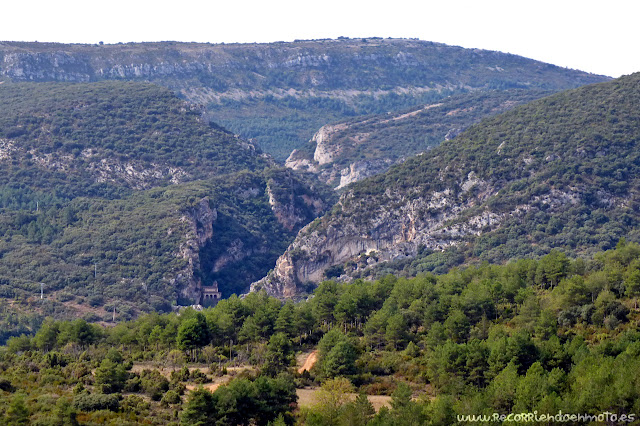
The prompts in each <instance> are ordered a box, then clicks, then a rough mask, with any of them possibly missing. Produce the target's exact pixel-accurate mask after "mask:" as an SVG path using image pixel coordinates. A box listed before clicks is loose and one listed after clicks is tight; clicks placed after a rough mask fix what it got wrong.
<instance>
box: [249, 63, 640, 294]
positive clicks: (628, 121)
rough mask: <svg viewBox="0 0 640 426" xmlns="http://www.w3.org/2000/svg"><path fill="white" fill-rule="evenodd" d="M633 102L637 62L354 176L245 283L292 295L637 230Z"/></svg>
mask: <svg viewBox="0 0 640 426" xmlns="http://www.w3.org/2000/svg"><path fill="white" fill-rule="evenodd" d="M639 104H640V73H639V74H633V75H631V76H627V77H623V78H620V79H617V80H614V81H611V82H607V83H601V84H595V85H589V86H586V87H582V88H579V89H575V90H569V91H566V92H562V93H559V94H556V95H552V96H549V97H547V98H544V99H541V100H537V101H533V102H531V103H529V104H526V105H523V106H520V107H517V108H515V109H513V110H511V111H509V112H506V113H504V114H501V115H499V116H497V117H495V118H490V119H488V120H485V121H483V122H482V123H480V124H478V125H475V126H472V127H471V128H470V129H468V130H467V131H466V132H464V133H463V134H461V135H460V136H458V137H457V138H454V139H452V140H449V141H446V142H444V143H443V144H442V145H440V146H439V147H437V148H434V149H432V150H430V151H428V152H427V153H425V154H424V155H422V156H418V157H414V158H411V159H409V160H407V161H406V162H404V163H403V164H400V165H397V166H395V167H393V168H391V169H390V170H389V171H388V172H386V173H384V174H381V175H378V176H375V177H373V178H369V179H365V180H363V181H361V182H358V183H355V184H353V186H350V187H349V189H348V190H347V191H346V192H345V193H344V194H343V195H342V196H341V198H340V201H339V202H338V204H337V205H336V206H335V207H334V208H333V210H332V211H331V212H330V213H329V214H327V215H325V216H324V217H322V218H321V219H316V220H315V221H314V222H312V223H311V224H310V225H308V226H307V227H305V228H303V229H302V230H301V231H300V233H299V234H298V237H297V238H296V240H295V241H294V242H293V243H292V245H291V246H290V247H289V248H288V250H287V252H286V253H285V254H284V255H283V256H281V257H280V259H279V260H278V262H277V264H276V268H275V270H274V271H273V272H272V273H270V274H269V276H268V277H266V278H265V279H263V280H261V281H260V282H258V283H255V284H254V285H253V287H252V288H253V289H254V290H255V289H258V288H266V289H267V290H268V291H270V292H271V293H273V294H277V295H279V296H294V295H296V294H298V293H299V292H300V291H301V290H304V288H305V286H307V285H311V284H313V283H317V282H318V281H320V280H322V279H323V278H327V277H337V276H340V275H346V276H351V277H358V276H371V275H376V274H383V273H386V272H390V271H395V272H400V273H404V274H408V275H414V274H416V273H420V272H423V271H429V270H436V271H443V270H445V269H446V268H447V267H450V266H451V265H455V264H460V263H462V262H471V261H482V260H487V261H491V262H504V261H507V260H509V259H511V258H517V257H527V256H536V255H541V254H544V253H548V252H549V251H550V250H551V249H553V248H556V249H560V250H563V251H565V252H567V253H569V254H578V253H591V252H593V251H596V250H602V249H608V248H611V247H613V246H615V244H616V242H617V241H618V239H619V238H620V237H623V236H624V237H627V238H628V239H632V240H637V239H638V231H639V229H640V228H639V225H640V223H639V218H640V216H639V213H640V203H639V202H640V200H639V199H638V194H640V179H639V177H638V176H640V111H639V110H638V108H637V105H639Z"/></svg>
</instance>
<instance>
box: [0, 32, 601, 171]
mask: <svg viewBox="0 0 640 426" xmlns="http://www.w3.org/2000/svg"><path fill="white" fill-rule="evenodd" d="M0 59H2V60H0V74H2V75H5V76H7V77H9V78H11V79H13V80H15V81H68V82H89V81H98V80H112V79H115V80H137V81H150V82H154V83H157V84H160V85H163V86H165V87H168V88H170V89H171V90H174V91H175V92H176V93H179V94H180V95H181V96H184V97H185V98H186V99H188V100H189V101H191V102H193V103H195V104H201V105H206V106H207V109H208V111H209V113H210V114H211V117H212V118H213V120H214V121H215V122H218V123H221V124H222V125H224V126H226V127H227V128H229V129H231V130H232V131H234V132H236V133H239V134H241V135H242V136H243V137H245V138H250V139H254V140H255V141H256V143H257V144H258V145H259V146H260V147H261V148H262V149H263V150H264V151H265V152H268V153H270V154H272V155H273V156H274V157H275V158H276V159H277V160H281V161H282V160H284V159H285V158H286V157H287V156H288V155H289V153H290V152H291V151H292V150H293V149H294V148H301V147H303V146H304V145H305V144H306V142H307V141H308V140H309V139H310V138H311V136H312V135H313V134H314V132H315V131H316V130H317V129H318V128H320V127H321V126H323V125H325V124H327V123H331V122H336V121H341V120H343V119H345V118H349V117H353V116H355V115H363V114H378V113H385V112H388V111H393V110H401V109H406V108H410V107H413V106H415V105H419V104H427V103H433V102H436V101H437V100H438V99H442V98H445V97H446V96H448V95H452V94H457V93H462V92H467V91H473V90H476V91H477V90H482V91H484V90H507V89H514V88H519V89H543V90H551V91H557V90H563V89H568V88H573V87H578V86H581V85H584V84H588V83H593V82H598V81H603V80H605V79H606V78H605V77H602V76H595V75H590V74H587V73H583V72H579V71H574V70H568V69H563V68H559V67H556V66H553V65H549V64H544V63H541V62H537V61H533V60H530V59H526V58H522V57H519V56H515V55H508V54H504V53H500V52H491V51H484V50H479V49H463V48H460V47H454V46H446V45H443V44H438V43H430V42H426V41H420V40H402V39H382V38H369V39H345V38H343V39H340V40H306V41H296V42H293V43H284V42H282V43H270V44H219V45H212V44H202V43H176V42H161V43H127V44H117V45H82V44H73V45H65V44H58V43H22V42H3V43H1V44H0Z"/></svg>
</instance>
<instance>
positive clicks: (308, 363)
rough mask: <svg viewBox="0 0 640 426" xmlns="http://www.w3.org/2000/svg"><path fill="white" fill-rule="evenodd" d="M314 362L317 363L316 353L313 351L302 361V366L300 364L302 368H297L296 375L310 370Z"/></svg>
mask: <svg viewBox="0 0 640 426" xmlns="http://www.w3.org/2000/svg"><path fill="white" fill-rule="evenodd" d="M316 361H318V351H317V350H316V351H313V352H311V353H310V354H309V355H307V358H306V359H305V360H304V364H302V367H300V368H298V374H302V372H303V371H305V370H307V371H309V370H311V367H313V365H314V364H315V363H316Z"/></svg>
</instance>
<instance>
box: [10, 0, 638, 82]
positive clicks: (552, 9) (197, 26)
mask: <svg viewBox="0 0 640 426" xmlns="http://www.w3.org/2000/svg"><path fill="white" fill-rule="evenodd" d="M3 3H5V4H3V5H2V6H1V7H0V18H1V19H0V40H5V41H7V40H11V41H36V40H37V41H50V42H61V43H97V42H99V41H103V42H104V43H117V42H131V41H135V42H141V41H168V40H173V41H187V42H190V41H197V42H211V43H220V42H225V43H233V42H271V41H293V40H294V39H313V38H337V37H339V36H346V37H374V36H377V37H384V38H386V37H406V38H409V37H414V38H419V39H422V40H428V41H435V42H440V43H445V44H449V45H456V46H462V47H468V48H482V49H489V50H498V51H502V52H509V53H514V54H517V55H521V56H525V57H527V58H532V59H537V60H540V61H544V62H549V63H552V64H555V65H560V66H563V67H568V68H574V69H580V70H583V71H588V72H592V73H596V74H604V75H609V76H612V77H618V76H620V75H624V74H630V73H633V72H636V71H640V54H639V52H638V47H639V46H640V0H604V1H594V0H581V1H579V0H535V1H531V0H441V1H431V0H422V1H420V0H414V1H406V0H387V1H378V0H370V1H361V0H354V1H349V0H316V1H303V0H302V1H301V0H296V1H294V0H263V1H253V0H252V1H246V0H244V1H243V0H235V1H234V0H224V1H219V0H209V1H195V0H182V1H173V2H170V3H167V2H163V1H162V0H155V1H147V0H107V1H100V2H91V1H87V0H59V1H55V0H32V1H22V2H19V1H11V2H3Z"/></svg>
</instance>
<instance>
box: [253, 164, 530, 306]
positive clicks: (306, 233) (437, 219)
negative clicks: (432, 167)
mask: <svg viewBox="0 0 640 426" xmlns="http://www.w3.org/2000/svg"><path fill="white" fill-rule="evenodd" d="M460 184H461V186H462V187H463V189H462V191H457V189H455V188H445V189H444V190H442V191H437V192H433V193H431V194H428V196H425V197H420V196H418V197H410V196H407V195H406V194H398V193H393V192H391V191H389V192H387V193H386V194H385V199H386V203H385V205H384V206H381V208H378V209H374V210H373V211H370V212H369V213H370V214H366V213H363V209H371V206H370V205H367V203H360V202H359V201H358V200H357V199H356V198H355V196H354V195H353V194H351V193H347V194H345V195H344V196H343V197H342V198H341V200H340V201H339V202H338V204H337V206H336V207H335V208H334V210H333V213H332V214H330V215H328V216H325V217H324V218H322V219H321V220H320V219H318V220H316V221H315V222H312V223H311V224H309V225H308V226H306V227H305V228H303V229H302V230H301V231H300V233H299V235H298V237H297V238H296V240H295V241H294V243H293V244H292V245H291V246H289V248H288V249H287V252H286V253H285V254H284V255H283V256H281V257H280V258H279V259H278V261H277V263H276V267H275V269H274V270H273V271H272V272H271V273H270V274H269V275H268V276H267V277H265V278H263V279H262V280H261V281H258V282H256V283H254V284H253V285H252V290H254V291H255V290H258V289H265V290H266V291H267V292H268V293H270V294H273V295H275V296H279V297H294V296H296V295H297V294H298V293H299V292H300V288H301V287H303V286H305V285H306V284H308V283H309V282H311V283H318V282H320V281H321V280H322V279H324V278H327V276H326V274H325V272H326V270H327V269H328V268H329V267H332V266H334V265H344V264H345V263H347V262H349V263H350V267H351V268H352V271H354V270H362V269H365V268H368V267H370V266H373V265H375V264H378V263H380V262H386V261H392V260H396V259H401V258H407V257H412V256H415V255H416V254H417V252H418V250H419V248H420V249H424V248H427V249H431V250H444V249H446V248H448V247H450V246H453V245H456V244H460V243H461V242H463V241H464V237H466V236H469V235H479V234H480V233H481V232H486V231H487V230H488V229H490V228H494V227H496V226H499V224H500V223H501V222H502V221H503V220H504V218H505V216H507V215H518V214H520V213H521V212H522V211H525V210H526V207H525V206H518V207H517V208H516V209H514V211H512V212H510V213H507V214H504V213H502V214H496V213H494V212H491V211H490V210H481V211H478V212H477V213H475V214H474V215H473V216H472V217H466V218H465V220H464V223H462V224H458V225H451V224H452V223H455V222H456V221H458V220H459V219H460V218H462V217H463V216H464V215H465V214H466V213H468V212H469V211H471V210H472V209H473V208H474V207H477V206H480V205H481V204H482V203H483V202H484V201H485V200H487V199H488V198H489V197H491V196H492V195H495V194H496V193H497V191H498V190H499V189H500V188H497V187H495V186H493V185H492V184H490V183H488V182H486V181H483V180H479V179H476V178H475V174H473V173H472V174H470V175H469V177H468V179H467V180H465V181H464V182H460ZM471 191H473V193H474V194H475V196H473V197H469V193H470V192H471ZM390 206H394V207H395V208H394V207H390ZM363 215H364V216H366V219H364V220H362V221H355V220H349V219H348V218H350V217H358V219H362V216H363Z"/></svg>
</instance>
